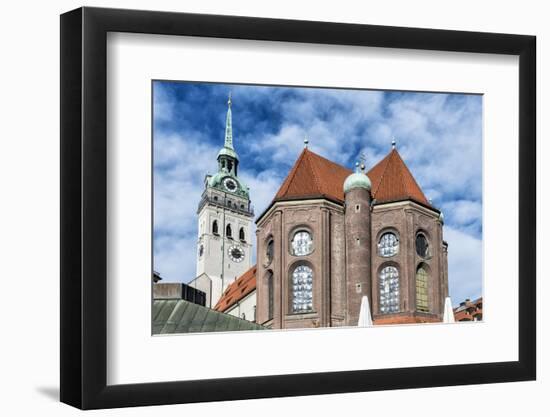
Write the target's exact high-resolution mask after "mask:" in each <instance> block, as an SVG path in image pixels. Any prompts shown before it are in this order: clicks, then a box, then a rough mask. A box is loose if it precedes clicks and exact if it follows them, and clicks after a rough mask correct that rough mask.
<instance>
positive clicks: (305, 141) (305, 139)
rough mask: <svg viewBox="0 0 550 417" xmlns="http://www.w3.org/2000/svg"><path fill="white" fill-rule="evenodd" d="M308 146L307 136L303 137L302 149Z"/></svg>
mask: <svg viewBox="0 0 550 417" xmlns="http://www.w3.org/2000/svg"><path fill="white" fill-rule="evenodd" d="M308 144H309V139H308V138H307V135H306V136H305V137H304V148H307V145H308Z"/></svg>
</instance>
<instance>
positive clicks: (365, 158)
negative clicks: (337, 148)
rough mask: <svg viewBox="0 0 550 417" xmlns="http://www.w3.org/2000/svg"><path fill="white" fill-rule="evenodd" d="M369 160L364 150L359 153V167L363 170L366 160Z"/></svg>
mask: <svg viewBox="0 0 550 417" xmlns="http://www.w3.org/2000/svg"><path fill="white" fill-rule="evenodd" d="M366 160H367V157H366V156H365V154H364V152H361V153H360V154H359V162H360V164H359V168H360V169H361V172H363V171H365V161H366Z"/></svg>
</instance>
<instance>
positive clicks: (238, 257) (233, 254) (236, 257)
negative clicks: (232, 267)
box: [227, 246, 244, 262]
mask: <svg viewBox="0 0 550 417" xmlns="http://www.w3.org/2000/svg"><path fill="white" fill-rule="evenodd" d="M227 254H228V255H229V258H230V259H231V260H232V261H233V262H242V261H243V260H244V252H243V250H242V249H241V248H239V247H238V246H231V247H230V248H229V250H228V251H227Z"/></svg>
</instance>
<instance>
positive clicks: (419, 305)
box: [416, 267, 429, 312]
mask: <svg viewBox="0 0 550 417" xmlns="http://www.w3.org/2000/svg"><path fill="white" fill-rule="evenodd" d="M416 309H417V310H418V311H423V312H428V311H429V309H428V273H427V272H426V270H425V269H424V268H422V267H420V268H418V270H417V271H416Z"/></svg>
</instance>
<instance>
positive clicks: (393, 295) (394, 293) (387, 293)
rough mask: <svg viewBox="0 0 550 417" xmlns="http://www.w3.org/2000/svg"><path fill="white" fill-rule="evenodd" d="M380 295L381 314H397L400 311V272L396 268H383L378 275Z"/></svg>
mask: <svg viewBox="0 0 550 417" xmlns="http://www.w3.org/2000/svg"><path fill="white" fill-rule="evenodd" d="M378 290H379V294H380V313H385V314H387V313H397V312H398V311H399V271H398V270H397V268H396V267H395V266H386V267H384V268H382V270H381V271H380V274H379V275H378Z"/></svg>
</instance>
